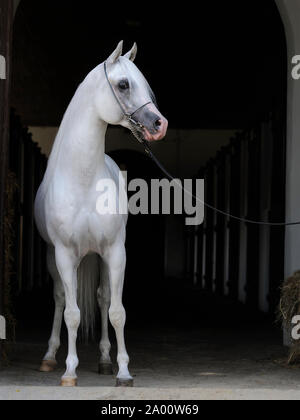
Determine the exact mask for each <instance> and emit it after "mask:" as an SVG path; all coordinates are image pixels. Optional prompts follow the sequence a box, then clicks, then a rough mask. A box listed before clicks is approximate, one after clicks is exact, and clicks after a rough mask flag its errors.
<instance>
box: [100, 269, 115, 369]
mask: <svg viewBox="0 0 300 420" xmlns="http://www.w3.org/2000/svg"><path fill="white" fill-rule="evenodd" d="M97 300H98V304H99V308H100V312H101V340H100V345H99V348H100V362H99V367H98V371H99V373H100V374H102V375H112V374H113V369H112V363H111V358H110V354H109V353H110V349H111V344H110V341H109V336H108V310H109V306H110V285H109V273H108V270H107V266H106V264H105V263H104V261H102V262H101V272H100V286H99V289H98V291H97Z"/></svg>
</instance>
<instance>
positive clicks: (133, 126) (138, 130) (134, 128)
mask: <svg viewBox="0 0 300 420" xmlns="http://www.w3.org/2000/svg"><path fill="white" fill-rule="evenodd" d="M104 73H105V77H106V80H107V82H108V84H109V87H110V89H111V91H112V94H113V96H114V98H115V99H116V101H117V103H118V105H119V107H120V109H121V111H122V113H123V115H124V118H125V119H126V121H127V123H128V125H129V129H130V131H131V132H132V134H133V135H134V137H135V138H136V139H137V140H138V141H139V142H140V143H142V144H143V145H144V147H145V146H147V147H145V151H146V152H147V153H148V154H149V151H148V145H147V143H146V140H145V139H144V137H143V135H142V130H143V128H144V126H143V125H142V124H141V123H139V122H138V121H136V120H135V119H134V118H133V116H134V114H136V113H137V112H138V111H140V110H141V109H143V108H144V107H145V106H147V105H149V104H151V103H152V102H151V101H149V102H146V103H145V104H144V105H141V106H140V107H138V108H137V109H136V110H135V111H134V112H131V113H130V112H127V111H126V109H125V105H124V104H122V102H121V100H120V99H119V98H118V95H117V93H116V92H115V89H114V88H113V86H112V84H111V83H110V80H109V78H108V74H107V64H106V62H105V63H104Z"/></svg>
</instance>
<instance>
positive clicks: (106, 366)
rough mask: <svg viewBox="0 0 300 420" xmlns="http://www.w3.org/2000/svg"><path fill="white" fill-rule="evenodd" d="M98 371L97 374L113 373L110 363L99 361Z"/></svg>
mask: <svg viewBox="0 0 300 420" xmlns="http://www.w3.org/2000/svg"><path fill="white" fill-rule="evenodd" d="M98 373H99V375H113V367H112V363H99V365H98Z"/></svg>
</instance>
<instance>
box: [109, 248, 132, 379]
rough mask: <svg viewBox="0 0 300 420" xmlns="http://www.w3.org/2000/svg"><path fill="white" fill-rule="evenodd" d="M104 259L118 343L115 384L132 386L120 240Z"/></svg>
mask: <svg viewBox="0 0 300 420" xmlns="http://www.w3.org/2000/svg"><path fill="white" fill-rule="evenodd" d="M105 261H106V262H107V265H108V272H109V283H110V292H111V305H110V308H109V319H110V322H111V324H112V326H113V327H114V329H115V333H116V338H117V344H118V358H117V361H118V365H119V373H118V375H117V384H116V385H117V386H127V387H128V386H133V378H132V376H131V375H130V373H129V371H128V363H129V357H128V354H127V351H126V346H125V339H124V326H125V320H126V313H125V309H124V306H123V303H122V294H123V284H124V274H125V265H126V253H125V246H124V243H123V242H122V241H118V242H116V243H115V244H114V245H113V246H111V247H110V249H108V250H107V253H106V255H105Z"/></svg>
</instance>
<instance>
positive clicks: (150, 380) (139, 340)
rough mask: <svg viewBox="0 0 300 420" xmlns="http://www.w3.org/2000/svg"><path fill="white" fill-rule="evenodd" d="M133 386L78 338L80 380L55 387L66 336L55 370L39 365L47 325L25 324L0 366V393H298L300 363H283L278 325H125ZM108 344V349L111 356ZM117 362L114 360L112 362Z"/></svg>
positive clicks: (90, 396) (93, 396) (108, 396)
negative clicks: (118, 382)
mask: <svg viewBox="0 0 300 420" xmlns="http://www.w3.org/2000/svg"><path fill="white" fill-rule="evenodd" d="M126 339H127V347H128V352H129V355H130V358H131V363H130V371H131V374H132V375H133V376H134V381H135V387H134V388H132V389H122V388H121V389H120V388H115V387H114V384H115V379H114V377H112V376H99V375H98V374H97V359H98V351H97V344H90V345H85V344H80V345H79V346H78V353H79V360H80V366H79V368H78V387H77V388H74V389H67V388H60V387H58V384H59V382H60V376H61V375H62V374H63V369H64V359H65V357H66V345H65V338H64V339H63V342H64V343H63V345H62V348H61V349H60V351H59V354H58V362H59V367H58V369H57V370H56V371H55V372H53V373H48V374H47V373H40V372H38V367H39V362H40V360H41V357H42V356H43V354H44V351H45V343H46V341H47V336H46V334H45V332H43V333H42V332H41V331H31V332H30V334H29V333H26V331H23V334H21V337H20V335H19V342H18V344H16V345H15V346H14V350H13V352H12V360H11V363H10V366H8V367H6V368H4V369H3V370H2V371H0V399H2V400H3V399H11V400H17V399H26V400H27V399H50V400H59V399H84V400H97V399H98V400H114V399H124V400H126V399H137V400H139V399H141V400H144V399H145V400H147V399H148V400H160V399H169V400H174V399H175V400H176V399H188V400H203V399H230V400H231V399H233V400H236V399H275V400H276V399H277V400H278V399H300V368H291V367H286V366H285V365H284V363H283V361H284V358H285V356H286V351H285V350H284V348H283V347H282V346H281V337H280V334H279V333H278V331H274V329H272V328H270V327H268V326H261V325H257V326H255V327H253V326H252V327H249V328H246V330H245V329H244V328H240V327H238V328H235V329H234V330H228V331H226V330H225V329H224V328H220V327H219V328H215V327H214V328H197V329H196V328H193V329H190V330H187V329H184V328H182V327H178V328H168V327H163V326H160V327H159V328H155V327H145V328H143V329H142V328H138V329H133V330H129V331H127V332H126ZM115 353H116V348H115V345H113V349H112V355H113V359H114V360H115V358H116V355H115ZM115 369H116V366H115Z"/></svg>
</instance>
